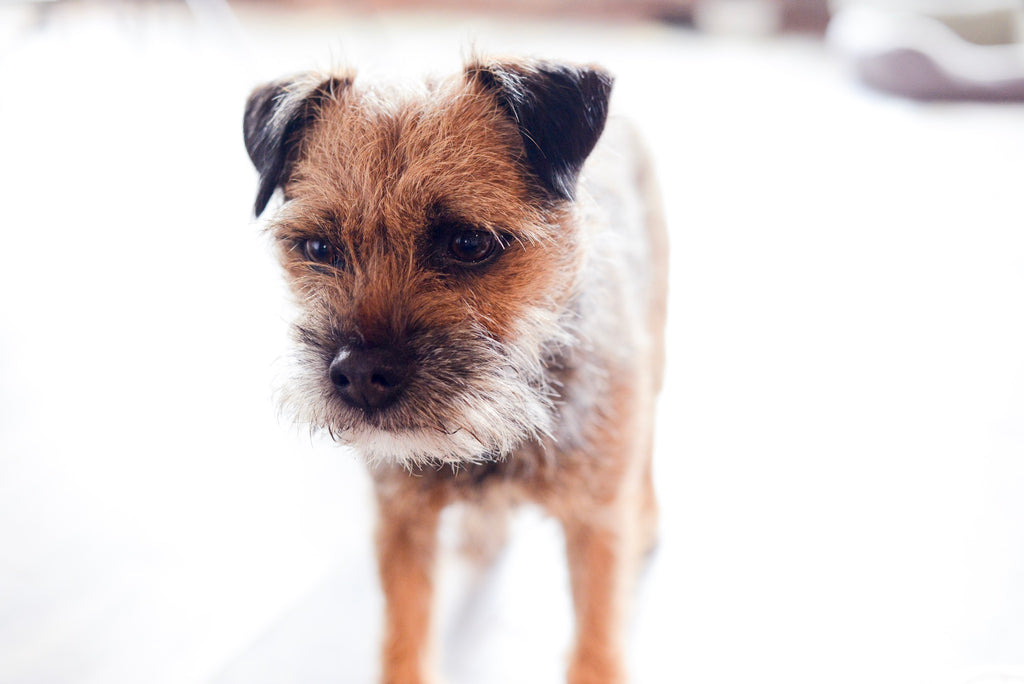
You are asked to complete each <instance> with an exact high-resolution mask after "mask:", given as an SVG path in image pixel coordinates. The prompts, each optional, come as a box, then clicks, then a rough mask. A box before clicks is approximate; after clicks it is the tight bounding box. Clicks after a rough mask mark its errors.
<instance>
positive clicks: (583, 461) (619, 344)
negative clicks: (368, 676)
mask: <svg viewBox="0 0 1024 684" xmlns="http://www.w3.org/2000/svg"><path fill="white" fill-rule="evenodd" d="M487 68H489V66H488V65H486V64H474V65H471V66H470V67H469V68H467V70H466V72H465V73H463V74H459V75H458V76H456V77H453V78H451V79H448V80H446V81H441V82H438V83H436V84H430V85H425V86H422V87H420V88H419V89H415V90H391V89H382V88H377V87H373V86H366V87H364V86H362V85H361V84H359V83H358V81H353V80H352V78H351V76H339V77H334V79H333V80H332V79H329V78H328V77H327V76H314V77H307V78H304V79H301V80H297V81H295V82H294V83H293V84H292V85H291V86H289V87H290V88H291V89H292V90H290V91H289V90H287V89H285V90H283V91H282V93H283V94H277V95H276V96H275V97H277V100H275V101H274V105H275V106H278V107H280V109H279V112H280V111H282V110H285V109H286V106H287V107H288V109H287V112H288V115H289V116H291V117H292V119H291V120H290V121H298V122H299V123H297V124H294V125H293V126H292V128H291V129H289V130H290V131H291V132H290V133H289V136H291V137H289V138H288V139H287V140H285V142H287V143H288V144H289V145H292V148H290V149H289V153H288V156H287V158H286V164H285V166H284V168H285V169H286V171H285V172H284V174H283V176H282V178H281V180H280V185H281V187H282V189H283V191H284V192H283V194H284V200H285V202H284V205H283V207H282V208H281V209H280V211H279V212H278V214H277V215H276V216H275V218H274V219H273V221H272V223H271V230H272V232H273V234H274V235H275V237H276V238H277V241H278V243H279V244H280V246H281V257H282V263H283V265H284V268H285V270H286V272H287V274H288V277H289V282H290V284H291V287H292V290H293V292H294V293H295V295H296V298H297V300H298V304H299V309H300V316H299V320H298V321H297V324H296V330H297V333H296V338H297V343H298V354H297V356H298V359H299V360H298V364H297V373H296V377H295V379H294V380H293V381H292V382H291V384H290V387H289V389H288V391H287V396H286V402H287V403H289V404H290V406H291V408H292V410H293V411H294V412H295V413H296V416H297V418H298V419H300V420H304V421H307V422H309V423H311V424H313V425H315V426H317V427H320V428H323V429H326V430H328V431H330V432H331V434H332V435H334V436H335V437H336V438H337V439H338V440H339V441H341V442H344V443H350V444H353V446H355V447H356V448H357V449H359V450H361V451H362V452H363V453H364V454H365V455H366V456H367V457H368V459H369V460H371V461H372V465H373V467H372V469H371V472H372V474H373V477H374V482H375V485H376V492H377V501H378V511H379V523H378V530H377V544H378V559H379V570H380V576H381V584H382V587H383V590H384V594H385V597H386V635H385V642H384V658H383V671H382V681H384V682H386V683H388V684H419V683H423V682H433V681H436V680H434V677H435V673H434V671H433V669H432V665H431V663H430V660H429V650H430V649H429V645H430V641H431V635H430V610H429V609H430V603H431V595H432V583H433V580H432V566H433V562H434V558H435V555H436V543H437V541H436V526H437V523H438V519H439V516H440V513H441V511H442V510H443V509H444V508H445V507H446V506H447V505H449V504H451V503H454V502H460V501H461V502H467V503H469V504H470V506H471V508H472V505H473V504H477V505H480V506H482V507H486V508H487V509H488V510H489V511H491V512H493V511H494V510H495V509H496V508H500V507H501V506H503V505H510V504H514V503H517V502H522V501H533V502H537V503H539V504H541V505H542V506H544V507H545V508H546V509H547V510H548V511H550V512H551V514H552V515H554V516H555V517H557V518H558V519H559V520H560V521H561V522H562V524H563V526H564V529H565V533H566V548H567V553H568V559H569V565H570V576H571V579H572V591H573V596H574V600H575V605H576V618H577V640H576V646H575V649H574V654H573V657H572V659H571V661H570V667H569V673H568V678H569V681H570V683H571V684H613V683H621V682H624V681H625V677H626V675H625V670H624V667H623V659H622V639H621V637H622V635H621V634H620V631H621V629H622V625H623V615H624V611H625V604H626V596H627V590H628V587H629V583H630V578H631V577H632V574H633V570H634V568H635V565H636V562H637V560H638V558H639V557H640V555H641V554H642V552H643V551H644V550H646V549H648V548H650V546H651V544H652V543H653V540H654V528H655V526H656V517H657V511H656V504H655V501H654V490H653V486H652V481H651V447H652V445H651V435H652V417H653V411H654V398H655V395H656V393H657V391H658V389H659V387H660V376H661V367H662V357H663V354H664V350H663V342H662V334H663V327H664V307H665V284H666V276H665V273H666V268H665V266H666V250H665V236H664V228H663V225H662V221H661V217H660V213H659V210H658V198H657V195H656V191H655V189H654V184H653V180H652V178H651V176H650V168H649V165H648V164H647V162H646V160H645V158H644V156H643V154H642V152H641V151H640V149H639V147H638V145H637V143H636V140H635V139H634V138H633V136H632V134H631V133H630V132H629V131H628V130H627V129H625V128H624V127H622V126H620V125H618V124H610V125H609V127H608V130H606V131H605V133H604V137H603V139H602V142H601V143H600V144H599V145H598V147H597V150H596V151H595V152H594V153H593V154H592V155H591V156H590V158H589V160H588V161H587V165H586V167H585V168H584V169H583V172H582V175H581V178H580V184H579V187H578V189H577V194H576V199H575V201H569V200H568V199H567V198H565V197H559V196H556V195H557V193H551V192H547V193H546V192H545V191H544V190H545V189H544V188H543V187H540V185H539V183H538V180H537V178H536V177H534V176H533V175H531V172H530V169H529V168H528V165H527V164H526V163H525V162H524V154H523V149H524V148H523V146H524V138H523V137H522V135H521V132H520V130H519V129H518V128H517V122H516V121H515V120H514V119H513V118H512V117H510V116H509V111H508V108H503V107H502V106H501V104H500V103H499V101H497V100H496V98H495V95H494V92H493V90H492V89H489V86H488V83H487V82H486V81H485V79H483V78H482V77H480V76H479V75H478V74H479V73H480V71H481V70H486V69H487ZM501 68H503V69H506V71H505V72H502V73H505V74H508V73H511V74H512V75H513V76H514V77H515V78H519V76H520V74H525V76H524V77H523V78H524V79H526V82H527V83H528V79H529V78H530V77H531V74H532V72H531V69H532V68H533V67H532V66H531V65H530V64H529V63H524V64H512V65H503V66H502V67H501ZM508 70H511V71H508ZM508 82H511V83H518V81H516V80H515V79H514V78H513V79H512V80H511V81H508ZM324 83H326V84H328V86H327V87H323V86H319V90H317V88H318V84H324ZM289 93H291V95H290V94H289ZM311 93H316V96H315V97H311V95H310V94H311ZM254 97H255V96H254ZM289 97H302V98H303V100H302V102H301V103H299V102H298V101H295V102H290V101H289V100H288V98H289ZM265 102H269V100H265ZM296 112H298V113H299V114H301V117H304V118H297V117H298V115H297V114H296ZM278 123H282V122H278ZM601 124H602V125H603V119H602V121H601ZM247 125H248V123H247ZM282 127H283V124H282ZM300 129H301V131H300ZM598 132H600V131H598ZM300 133H301V134H300ZM249 134H250V132H249V131H247V136H248V135H249ZM247 142H248V140H247ZM527 144H528V143H527ZM250 154H254V153H253V152H252V151H250ZM255 158H256V156H254V159H255ZM270 189H271V190H272V189H273V188H272V187H271V188H270ZM261 192H262V191H261ZM450 224H457V225H461V224H466V225H471V226H473V227H475V228H479V229H482V230H487V231H491V232H492V233H493V234H494V235H496V236H498V237H499V238H500V239H501V240H502V242H503V244H504V245H505V249H504V251H503V252H502V253H501V254H500V256H499V257H498V258H497V259H496V260H494V261H493V262H492V263H490V264H488V265H486V266H485V267H480V268H474V269H461V268H448V267H446V266H445V265H444V264H443V263H440V262H438V257H437V254H436V246H435V244H434V242H433V240H434V237H433V236H432V232H431V231H436V230H437V229H436V226H438V225H442V226H444V225H450ZM310 239H317V240H326V241H328V242H330V243H331V244H332V245H334V246H335V247H336V248H337V250H338V252H339V254H340V259H341V262H343V263H342V265H339V266H337V267H335V266H330V265H322V264H312V263H310V262H309V260H308V259H307V258H306V257H305V255H304V253H303V251H302V248H301V245H302V244H303V241H304V240H310ZM396 344H401V345H404V346H407V347H408V348H409V349H410V350H411V351H410V354H411V355H412V357H413V358H414V359H415V361H414V362H415V368H416V370H415V371H414V372H413V374H412V378H411V380H410V381H409V386H408V387H406V388H405V390H404V392H403V394H402V396H401V398H400V399H399V400H398V401H397V402H396V404H395V406H394V407H393V408H389V409H387V410H385V411H380V412H373V413H370V412H366V413H362V412H360V411H359V410H358V409H354V408H352V407H351V406H346V405H345V404H344V402H342V401H340V400H339V398H338V397H337V396H336V395H335V393H334V392H333V389H332V386H331V381H330V380H329V378H328V377H327V367H328V365H329V364H330V363H331V359H332V358H333V357H334V355H335V354H336V353H337V350H338V349H339V347H343V346H345V345H362V346H371V347H372V346H377V345H396Z"/></svg>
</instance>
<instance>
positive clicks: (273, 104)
mask: <svg viewBox="0 0 1024 684" xmlns="http://www.w3.org/2000/svg"><path fill="white" fill-rule="evenodd" d="M351 83H352V80H351V78H340V77H331V78H326V79H325V78H323V77H318V76H316V75H312V74H307V75H302V76H297V77H293V78H285V79H281V80H279V81H273V82H271V83H267V84H265V85H262V86H260V87H258V88H256V90H254V91H252V94H251V95H250V96H249V101H248V102H246V104H245V123H244V125H243V132H244V134H245V149H246V151H247V152H248V153H249V159H251V160H252V163H253V165H254V166H255V167H256V170H257V171H259V173H260V187H259V190H258V191H257V193H256V205H255V212H256V215H257V216H259V215H260V214H262V213H263V210H264V209H266V207H267V202H269V201H270V198H271V196H272V195H273V194H274V191H275V190H276V189H277V188H278V187H279V186H281V185H282V184H283V183H284V182H285V181H287V180H288V174H289V172H290V171H291V165H292V164H293V163H294V161H295V156H296V154H297V152H298V147H299V142H300V141H301V140H302V135H303V133H304V131H305V129H306V128H308V126H309V125H310V124H311V123H312V122H313V121H314V120H315V119H316V117H317V115H318V114H319V113H320V109H321V107H322V106H323V104H324V102H325V101H326V100H327V99H330V98H334V97H336V96H337V95H338V94H340V93H341V91H343V90H344V89H345V88H347V87H348V86H349V85H351Z"/></svg>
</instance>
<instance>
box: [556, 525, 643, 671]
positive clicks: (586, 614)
mask: <svg viewBox="0 0 1024 684" xmlns="http://www.w3.org/2000/svg"><path fill="white" fill-rule="evenodd" d="M626 518H627V516H626V515H624V514H622V511H621V510H620V507H618V506H616V505H608V506H607V507H601V508H598V509H596V510H595V509H593V508H589V509H587V510H583V511H580V512H579V514H578V515H575V516H570V517H566V518H563V520H562V524H563V527H564V528H565V541H566V551H567V554H568V560H569V575H570V578H571V580H572V593H573V601H574V604H575V609H576V610H575V612H576V646H575V649H574V651H573V654H572V658H571V660H570V663H569V677H568V679H569V684H623V683H624V682H625V681H626V675H625V664H624V662H623V654H622V641H623V635H622V625H623V620H624V617H625V615H624V614H625V600H626V593H627V592H626V585H627V584H628V577H627V575H628V574H629V572H630V567H631V565H632V564H631V563H630V558H629V556H630V553H629V548H630V547H629V543H628V542H629V539H628V538H627V533H626V532H627V529H628V527H627V523H628V521H627V520H626Z"/></svg>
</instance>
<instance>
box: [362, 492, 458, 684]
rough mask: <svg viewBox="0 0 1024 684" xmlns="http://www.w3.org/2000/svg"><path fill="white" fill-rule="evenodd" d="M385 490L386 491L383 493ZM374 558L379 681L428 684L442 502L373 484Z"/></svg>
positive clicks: (430, 680)
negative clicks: (380, 627)
mask: <svg viewBox="0 0 1024 684" xmlns="http://www.w3.org/2000/svg"><path fill="white" fill-rule="evenodd" d="M385 492H386V493H385ZM377 502H378V516H379V517H378V524H377V562H378V569H379V572H380V581H381V589H382V590H383V592H384V603H385V624H384V645H383V654H382V655H383V661H382V667H381V682H382V684H432V683H433V682H436V681H437V679H436V676H435V673H434V671H433V663H432V646H433V644H432V638H431V637H432V635H431V608H432V604H433V595H434V591H433V588H434V577H433V575H434V565H435V555H436V550H437V527H438V521H439V518H440V513H441V509H442V507H443V503H442V502H441V501H439V500H437V497H431V496H429V495H427V494H424V493H422V492H416V491H415V490H412V489H411V488H408V489H406V488H402V490H401V491H395V490H394V489H392V488H390V487H380V486H379V487H378V490H377Z"/></svg>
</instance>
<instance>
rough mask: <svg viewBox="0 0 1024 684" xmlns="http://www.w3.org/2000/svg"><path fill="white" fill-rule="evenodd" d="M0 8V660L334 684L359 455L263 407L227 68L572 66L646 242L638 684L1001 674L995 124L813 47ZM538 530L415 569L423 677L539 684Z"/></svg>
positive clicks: (1017, 329) (365, 20) (1007, 298)
mask: <svg viewBox="0 0 1024 684" xmlns="http://www.w3.org/2000/svg"><path fill="white" fill-rule="evenodd" d="M197 7H198V9H199V17H200V18H201V21H197V20H196V19H195V18H193V17H191V16H190V15H189V14H187V12H186V11H185V10H184V8H183V7H179V6H176V5H150V4H144V5H134V6H132V5H90V4H85V5H74V4H72V5H70V6H65V5H59V6H57V7H55V8H53V10H52V11H51V12H50V13H49V15H48V19H47V20H46V21H45V22H42V23H38V24H37V23H35V22H34V20H33V16H34V14H33V11H32V10H29V9H26V8H25V7H23V6H10V5H8V6H4V7H0V29H2V30H0V150H2V161H0V200H2V206H3V211H2V214H0V217H2V218H0V238H2V241H0V245H2V247H0V682H3V683H4V684H55V683H62V684H63V683H69V684H70V683H74V684H122V683H124V684H137V683H138V682H147V683H148V684H161V683H163V682H166V683H168V684H191V683H193V682H196V683H199V682H209V683H211V684H264V683H265V684H271V683H274V684H278V683H281V682H296V683H299V682H301V683H302V684H317V683H320V682H353V683H364V682H370V681H372V679H373V673H374V671H375V669H376V664H375V659H376V654H375V649H376V640H377V631H378V629H379V624H380V622H379V616H378V612H379V602H380V599H379V596H378V594H377V588H376V583H375V578H374V575H373V571H372V560H371V552H370V543H369V528H370V525H371V512H370V509H369V505H368V499H367V485H366V480H365V477H364V475H363V473H362V470H361V467H360V465H359V464H358V463H357V462H356V461H355V459H354V458H353V457H352V456H351V455H350V454H348V453H347V452H344V451H339V450H337V449H335V448H332V447H331V446H329V445H326V444H320V443H311V441H310V439H309V438H308V437H307V436H306V435H304V434H301V433H298V432H296V431H295V430H293V429H290V428H289V427H288V426H285V425H282V424H280V422H279V421H278V419H277V417H276V414H275V409H274V404H273V399H272V386H273V383H274V377H275V373H277V372H278V371H277V370H275V369H277V368H279V367H280V364H278V363H277V359H278V358H279V357H280V356H281V354H282V353H283V351H284V349H285V348H286V320H287V316H288V312H287V307H286V305H285V300H284V295H283V292H282V287H281V283H280V280H279V277H278V275H277V273H276V271H275V265H274V263H273V262H272V259H271V258H270V255H269V250H268V248H267V245H266V244H265V240H264V238H263V237H262V236H261V234H260V231H259V228H258V226H257V225H256V224H254V223H251V221H250V216H249V209H250V206H251V203H252V199H253V196H254V191H255V175H254V172H253V171H252V170H251V169H250V167H249V164H248V160H247V159H246V156H245V152H244V149H243V147H242V143H241V111H242V106H243V103H244V100H245V96H246V94H247V92H248V90H249V89H250V88H251V87H252V86H253V85H255V84H256V83H258V82H260V81H261V80H264V79H269V78H272V77H275V76H278V75H281V74H284V73H287V72H290V71H294V70H298V69H303V68H307V67H310V66H329V65H331V64H332V63H350V64H354V65H356V66H357V67H360V68H361V69H362V71H363V73H364V74H369V73H373V72H375V71H378V72H392V71H398V72H402V73H404V74H406V75H411V74H416V73H418V72H420V71H422V70H423V69H427V68H430V69H435V68H436V69H444V70H450V69H454V68H457V65H458V61H459V59H460V57H461V55H462V54H464V53H465V52H466V51H467V46H469V45H473V44H475V45H476V47H477V49H478V50H480V51H487V52H514V53H529V54H537V55H544V56H549V57H560V58H570V59H575V60H584V61H599V62H602V63H605V64H606V65H608V66H609V67H610V68H612V69H613V70H614V71H615V72H616V73H617V74H618V76H619V81H618V84H617V95H616V104H617V106H618V108H619V109H620V110H623V111H626V112H629V113H631V114H632V115H633V116H634V117H635V118H637V119H638V120H639V121H640V123H641V125H642V126H643V128H644V130H645V131H646V132H647V134H648V137H649V138H650V139H651V140H652V141H653V144H654V147H655V150H656V153H657V161H658V164H659V167H660V170H661V172H662V180H663V184H664V186H665V194H666V199H667V205H668V212H669V217H670V220H671V224H672V234H673V238H674V242H673V257H672V258H673V267H674V275H673V283H672V284H673V296H672V302H671V308H672V321H671V331H670V332H671V358H670V368H669V379H668V387H667V390H666V393H665V396H664V401H663V403H662V405H661V423H660V425H661V433H660V437H659V449H658V455H657V465H658V485H659V489H660V492H661V497H662V500H663V506H664V514H665V515H664V520H663V541H662V545H661V549H660V551H659V553H658V555H657V556H656V558H655V560H654V562H653V564H652V565H651V567H649V568H648V570H647V573H646V575H645V577H644V579H643V581H642V583H641V587H640V590H639V592H638V600H637V603H638V605H637V611H636V615H635V620H634V624H633V629H632V640H631V644H632V668H633V671H634V675H635V677H634V680H635V681H636V682H639V683H647V682H693V683H698V682H699V683H701V684H718V683H722V684H726V683H729V684H731V683H736V684H741V683H742V684H746V683H747V682H754V681H757V682H787V683H799V684H803V683H807V684H811V683H815V684H818V683H820V682H829V684H837V683H845V682H850V683H851V684H852V683H857V684H863V683H865V682H870V683H871V684H888V683H893V684H897V683H899V684H902V683H906V682H911V683H918V682H920V683H928V684H933V683H934V684H939V683H951V682H953V683H963V684H966V683H967V682H971V683H972V684H978V683H980V682H985V683H986V684H994V683H995V682H1002V683H1006V682H1024V495H1022V490H1024V220H1022V219H1024V211H1022V203H1021V197H1022V190H1021V188H1022V183H1024V108H1022V107H1020V106H998V105H986V106H981V105H978V106H974V105H958V106H942V105H936V106H920V105H915V104H911V103H907V102H903V101H899V100H895V99H889V98H885V97H882V96H878V95H875V94H872V93H870V92H866V91H864V90H862V89H861V88H859V87H858V86H856V85H855V84H854V83H852V82H851V81H850V80H848V78H847V77H846V74H845V73H844V72H843V70H842V68H841V65H838V64H836V63H834V62H833V61H832V60H831V59H830V58H829V57H828V55H826V54H825V52H824V51H823V49H822V47H821V46H820V45H818V44H816V43H814V42H812V41H809V40H800V39H786V40H780V41H763V42H744V41H739V40H727V39H711V38H704V37H699V36H695V35H692V34H690V33H687V32H685V31H683V30H679V29H672V28H666V27H658V26H630V25H620V26H599V25H583V24H578V23H575V24H567V23H530V22H526V21H520V20H511V19H508V18H503V19H473V18H466V17H457V16H442V15H429V14H424V15H418V16H395V15H384V16H371V15H354V14H349V15H344V14H331V13H326V12H319V13H309V14H275V13H273V12H271V11H269V10H255V9H253V8H252V7H251V6H250V8H249V9H246V10H239V12H238V14H237V22H236V21H233V20H232V19H231V17H230V16H227V17H225V16H222V15H220V14H218V13H217V12H215V11H213V10H211V9H209V8H207V9H205V10H204V9H203V8H204V7H208V6H206V5H197ZM559 544H560V540H559V537H558V533H557V530H556V528H555V527H554V526H553V525H552V524H551V523H550V522H549V521H547V520H545V519H543V518H542V517H540V516H539V515H536V514H534V513H528V514H527V515H525V516H524V517H523V518H522V519H521V520H520V521H519V524H518V534H517V535H516V537H515V539H514V542H513V544H512V546H511V547H510V548H509V549H508V550H507V552H506V554H505V556H504V557H503V558H502V560H501V562H500V563H499V565H498V566H497V567H496V568H494V569H493V571H492V572H491V573H490V574H489V575H486V576H484V577H477V578H472V577H468V576H466V574H465V569H464V568H461V567H460V566H459V565H458V564H457V563H456V562H455V561H454V560H449V561H448V562H446V564H445V571H444V580H443V585H444V591H443V600H442V606H443V614H444V616H445V618H444V623H443V624H444V627H443V631H444V637H445V647H444V650H443V657H442V662H443V664H444V667H445V670H446V673H447V676H448V680H449V682H450V683H451V684H484V683H485V682H486V683H504V682H508V683H511V682H539V683H544V682H556V681H558V680H559V672H560V671H561V669H562V668H563V667H564V654H565V648H566V646H567V642H568V640H569V638H570V630H571V622H570V617H569V604H568V599H567V591H566V586H565V583H566V579H565V571H564V569H563V567H562V565H561V559H560V548H559Z"/></svg>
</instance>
